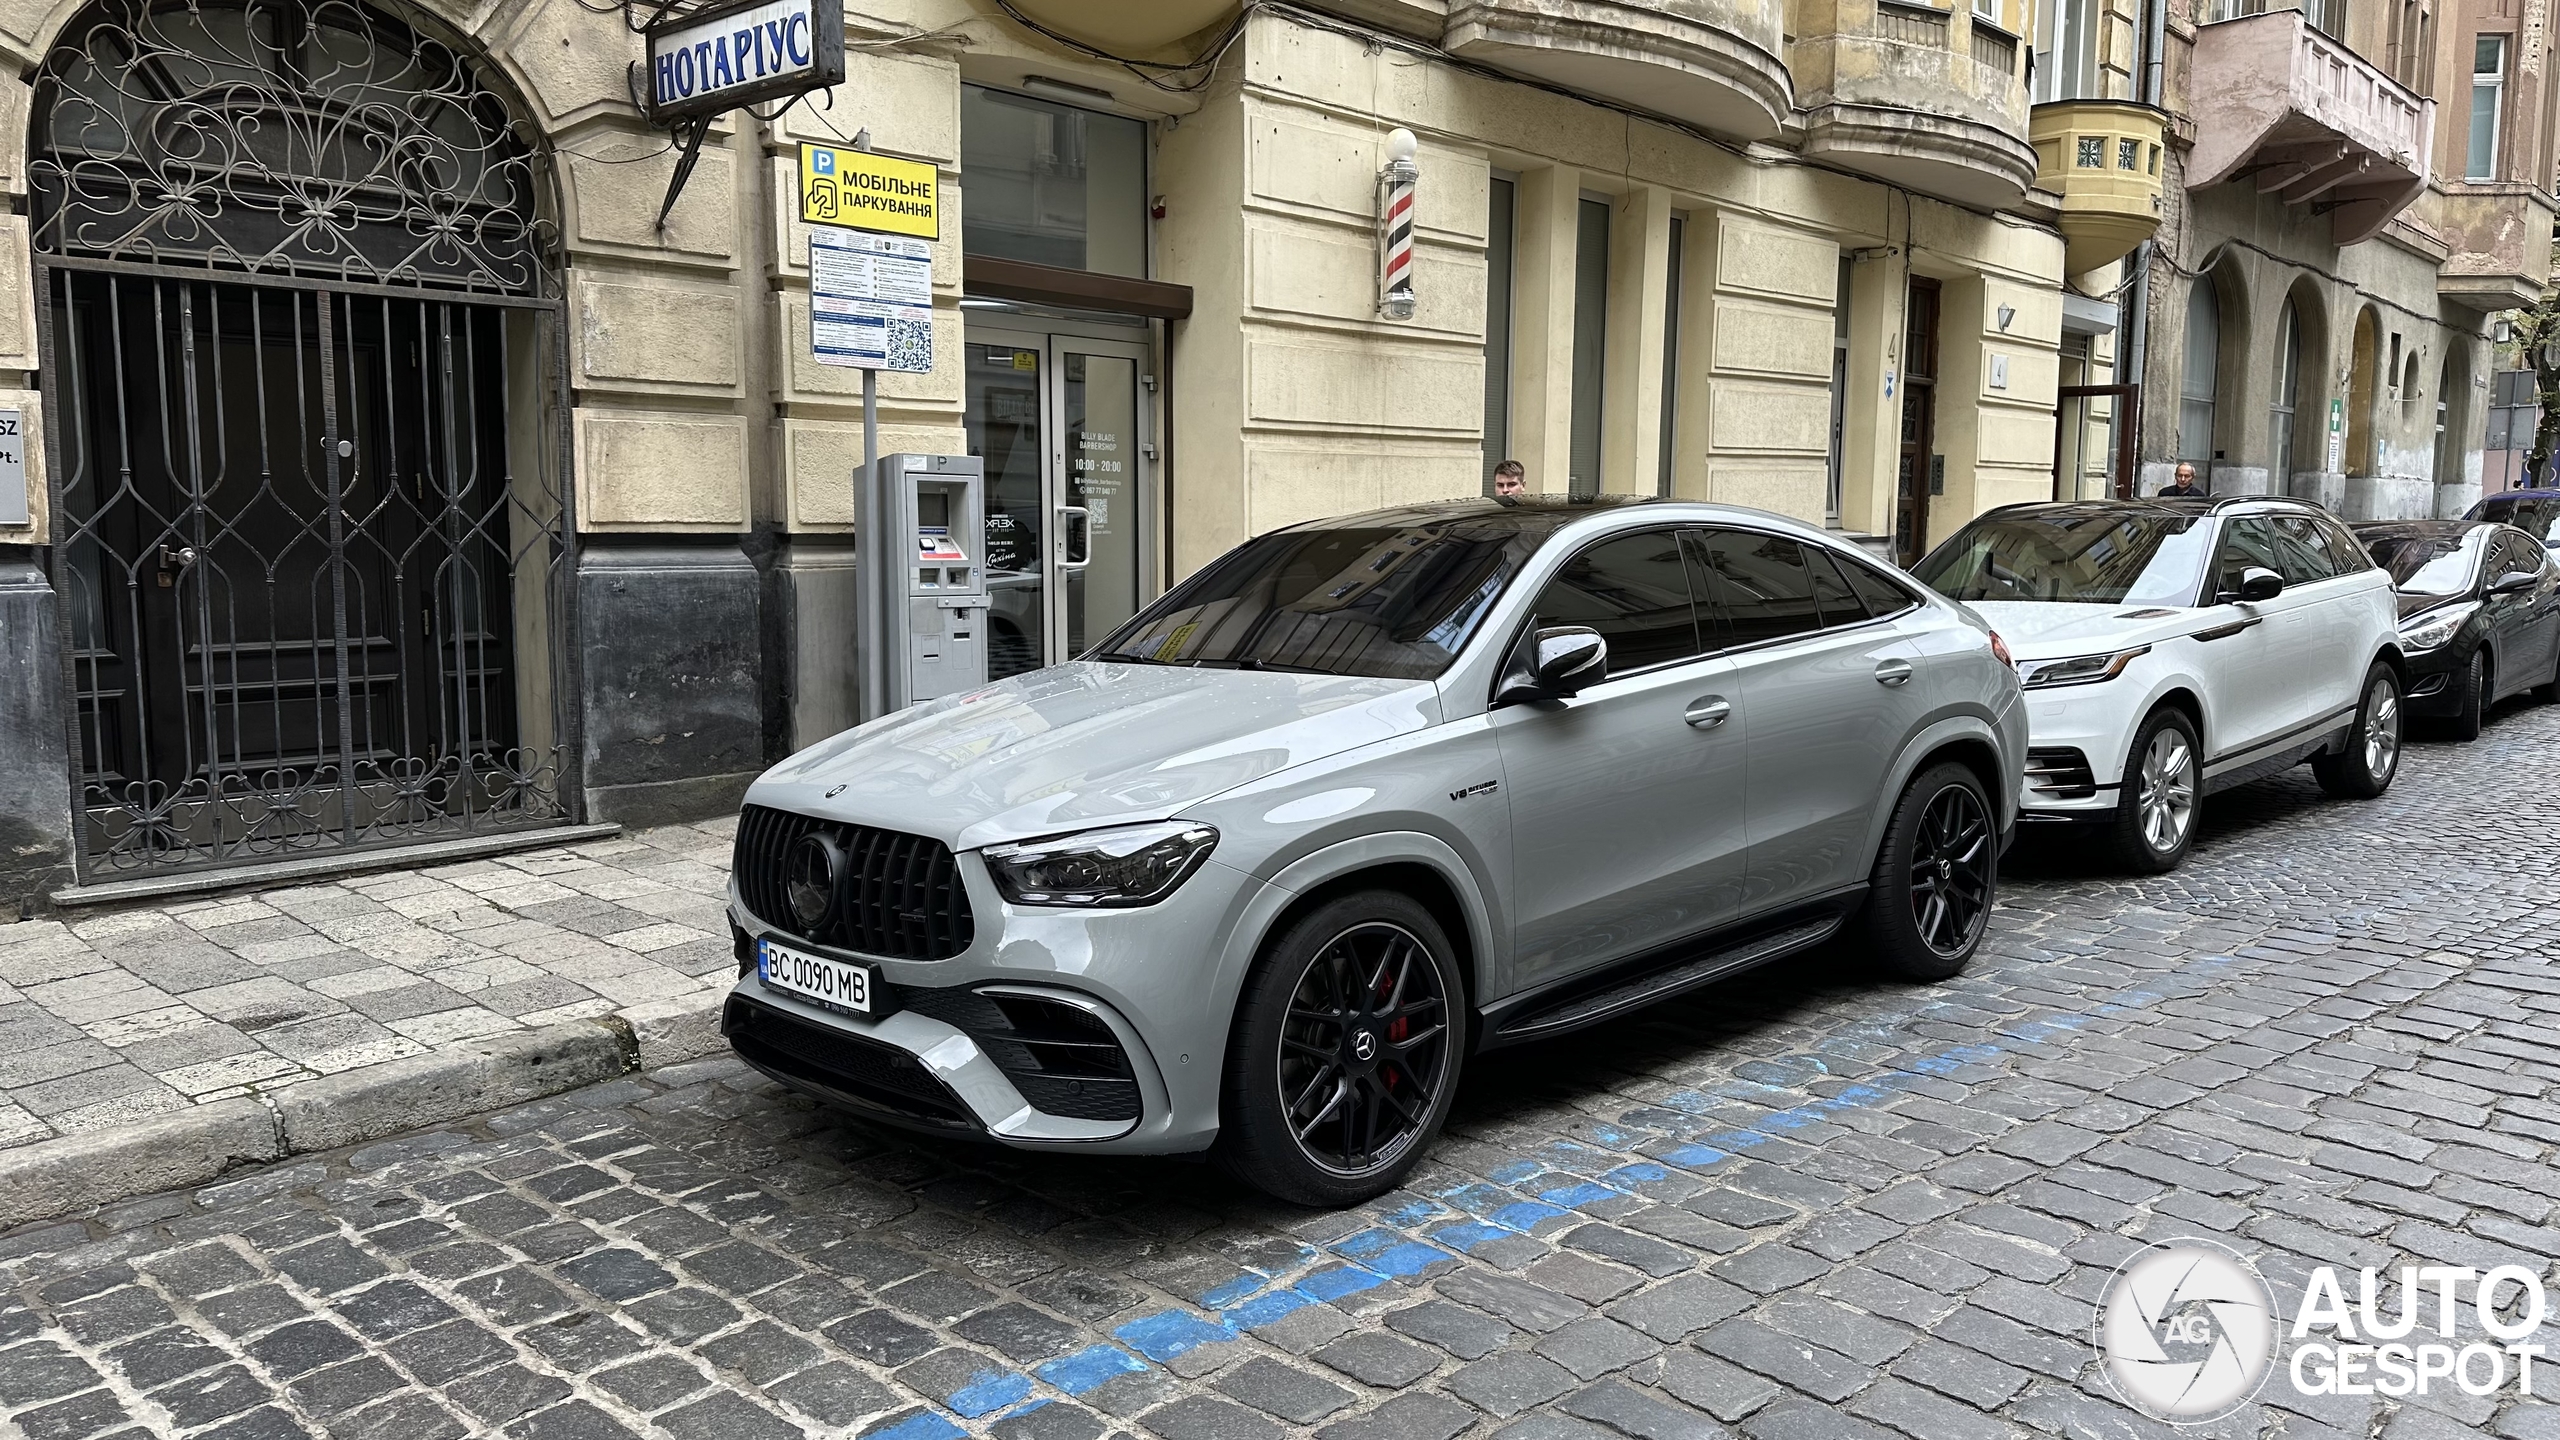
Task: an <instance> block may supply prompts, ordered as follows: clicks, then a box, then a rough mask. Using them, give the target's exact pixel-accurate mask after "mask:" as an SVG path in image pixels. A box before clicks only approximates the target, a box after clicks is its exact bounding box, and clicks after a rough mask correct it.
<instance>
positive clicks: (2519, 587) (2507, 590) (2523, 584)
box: [2489, 570, 2542, 595]
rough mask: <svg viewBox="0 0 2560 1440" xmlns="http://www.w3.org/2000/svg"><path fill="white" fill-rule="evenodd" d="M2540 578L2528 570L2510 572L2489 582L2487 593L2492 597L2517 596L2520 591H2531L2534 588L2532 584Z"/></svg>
mask: <svg viewBox="0 0 2560 1440" xmlns="http://www.w3.org/2000/svg"><path fill="white" fill-rule="evenodd" d="M2541 578H2542V577H2541V576H2539V575H2536V574H2535V573H2533V572H2532V571H2530V570H2510V571H2508V572H2507V573H2506V574H2504V575H2501V576H2499V577H2498V578H2497V579H2496V580H2493V581H2491V582H2490V584H2489V593H2490V594H2492V595H2514V594H2518V593H2520V592H2522V591H2526V590H2530V589H2532V588H2533V587H2534V582H2536V581H2538V580H2540V579H2541Z"/></svg>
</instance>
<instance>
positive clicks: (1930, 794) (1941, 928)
mask: <svg viewBox="0 0 2560 1440" xmlns="http://www.w3.org/2000/svg"><path fill="white" fill-rule="evenodd" d="M1999 884H2000V835H1999V831H1998V830H1997V829H1996V828H1995V827H1994V825H1993V822H1992V818H1991V800H1990V796H1989V795H1988V794H1987V793H1985V792H1984V790H1983V788H1982V781H1981V779H1980V778H1979V777H1977V776H1976V775H1975V774H1974V773H1973V771H1972V770H1971V769H1970V768H1968V767H1966V766H1964V765H1961V764H1957V763H1955V762H1953V761H1947V762H1943V763H1940V764H1937V765H1933V766H1931V767H1929V768H1928V769H1927V770H1925V771H1923V772H1921V773H1920V774H1919V775H1918V776H1916V777H1914V778H1913V779H1912V781H1911V783H1910V784H1909V785H1907V786H1905V787H1903V791H1902V797H1901V799H1900V800H1899V801H1898V802H1896V804H1895V805H1894V807H1893V818H1892V820H1891V821H1890V822H1889V823H1887V825H1886V826H1885V835H1884V848H1883V850H1882V851H1881V852H1880V853H1878V854H1877V856H1876V868H1875V874H1874V877H1873V880H1872V882H1871V883H1870V885H1869V887H1868V891H1867V906H1866V915H1865V919H1864V928H1865V931H1866V938H1867V940H1868V942H1869V944H1870V945H1872V946H1873V947H1874V953H1875V958H1876V962H1877V963H1878V964H1879V965H1880V966H1881V967H1882V968H1883V969H1885V970H1886V971H1888V972H1890V973H1891V974H1894V975H1898V976H1901V977H1902V978H1904V979H1907V980H1944V979H1946V978H1947V977H1949V976H1951V975H1954V974H1955V973H1956V972H1957V971H1959V970H1962V969H1963V968H1964V967H1965V962H1967V961H1969V960H1971V959H1972V958H1973V952H1974V950H1975V949H1976V948H1978V947H1979V946H1980V945H1981V944H1982V936H1983V933H1984V931H1985V930H1986V929H1988V928H1989V923H1990V919H1991V910H1992V906H1993V903H1994V900H1995V897H1996V896H1997V894H1998V890H1999Z"/></svg>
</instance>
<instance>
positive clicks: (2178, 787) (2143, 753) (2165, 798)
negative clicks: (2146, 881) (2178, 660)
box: [2111, 707, 2204, 875]
mask: <svg viewBox="0 0 2560 1440" xmlns="http://www.w3.org/2000/svg"><path fill="white" fill-rule="evenodd" d="M2203 781H2204V761H2203V758H2202V755H2201V753H2200V752H2199V751H2198V750H2197V748H2196V727H2195V722H2194V721H2191V720H2189V719H2188V718H2187V716H2186V712H2185V711H2182V710H2178V709H2175V708H2171V707H2163V708H2161V709H2158V710H2154V711H2152V712H2151V714H2150V716H2149V718H2147V719H2145V720H2144V721H2143V722H2142V728H2141V729H2140V730H2137V731H2135V732H2134V737H2133V753H2132V754H2131V755H2129V756H2127V757H2126V762H2125V773H2124V787H2123V788H2122V789H2121V790H2119V791H2118V792H2117V795H2118V799H2117V802H2116V819H2115V824H2114V826H2113V827H2112V829H2113V834H2112V837H2111V839H2112V841H2113V845H2112V848H2113V849H2114V850H2115V853H2116V859H2117V861H2118V862H2119V863H2121V864H2122V865H2123V866H2124V867H2125V868H2126V869H2128V870H2132V871H2136V872H2138V873H2141V874H2145V875H2157V874H2159V873H2160V872H2162V871H2164V870H2174V869H2176V868H2177V867H2178V862H2179V861H2181V860H2184V859H2186V858H2187V847H2188V846H2189V845H2191V844H2193V843H2194V842H2195V837H2196V814H2197V807H2198V802H2199V800H2200V799H2201V798H2202V796H2203V793H2204V783H2203Z"/></svg>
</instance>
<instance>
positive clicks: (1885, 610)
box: [1832, 555, 1919, 615]
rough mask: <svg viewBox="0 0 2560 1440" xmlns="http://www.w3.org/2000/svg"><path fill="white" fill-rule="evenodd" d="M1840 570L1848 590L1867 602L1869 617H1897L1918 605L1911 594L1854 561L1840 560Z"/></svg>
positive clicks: (1835, 557)
mask: <svg viewBox="0 0 2560 1440" xmlns="http://www.w3.org/2000/svg"><path fill="white" fill-rule="evenodd" d="M1832 558H1833V559H1835V560H1838V559H1839V558H1840V557H1838V556H1836V555H1835V556H1833V557H1832ZM1840 570H1841V573H1843V574H1845V575H1847V576H1848V577H1849V588H1850V589H1852V590H1855V591H1857V592H1858V598H1859V599H1861V600H1864V601H1865V602H1867V613H1868V614H1869V615H1899V614H1901V613H1902V612H1903V611H1905V610H1908V609H1910V608H1911V607H1912V606H1913V605H1915V604H1917V603H1919V602H1917V601H1915V600H1913V599H1912V598H1911V592H1909V591H1907V590H1905V589H1903V588H1902V587H1901V586H1899V585H1896V584H1895V583H1893V582H1892V581H1890V580H1887V579H1886V578H1884V577H1883V576H1881V575H1879V574H1877V573H1876V572H1875V571H1873V570H1870V569H1868V568H1867V567H1866V566H1864V565H1861V564H1859V563H1858V562H1857V561H1855V560H1841V561H1840Z"/></svg>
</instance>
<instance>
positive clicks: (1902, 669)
mask: <svg viewBox="0 0 2560 1440" xmlns="http://www.w3.org/2000/svg"><path fill="white" fill-rule="evenodd" d="M1876 683H1877V684H1879V685H1907V684H1909V683H1911V662H1910V661H1908V660H1879V661H1877V662H1876Z"/></svg>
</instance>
